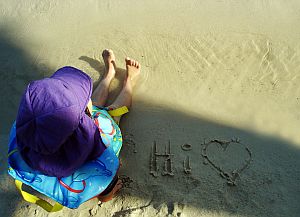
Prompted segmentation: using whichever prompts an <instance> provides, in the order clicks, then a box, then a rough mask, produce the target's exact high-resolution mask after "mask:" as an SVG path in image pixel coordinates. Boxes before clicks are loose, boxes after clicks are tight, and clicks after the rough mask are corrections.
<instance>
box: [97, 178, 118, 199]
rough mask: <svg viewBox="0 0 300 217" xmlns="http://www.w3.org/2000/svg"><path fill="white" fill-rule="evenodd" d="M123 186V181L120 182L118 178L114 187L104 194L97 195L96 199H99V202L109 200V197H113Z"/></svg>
mask: <svg viewBox="0 0 300 217" xmlns="http://www.w3.org/2000/svg"><path fill="white" fill-rule="evenodd" d="M122 186H123V183H122V180H120V179H119V180H118V182H117V184H116V185H115V186H114V188H113V189H112V190H111V191H110V192H109V193H108V194H106V195H99V196H98V199H99V200H100V201H101V202H107V201H110V200H111V199H113V198H114V197H115V196H116V194H117V193H118V192H119V191H120V189H121V188H122Z"/></svg>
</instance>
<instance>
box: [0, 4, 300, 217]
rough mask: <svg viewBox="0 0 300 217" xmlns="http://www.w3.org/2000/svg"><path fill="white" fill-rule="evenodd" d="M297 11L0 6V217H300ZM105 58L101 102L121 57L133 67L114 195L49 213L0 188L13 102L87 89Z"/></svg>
mask: <svg viewBox="0 0 300 217" xmlns="http://www.w3.org/2000/svg"><path fill="white" fill-rule="evenodd" d="M299 11H300V2H299V1H297V0H290V1H284V0H276V1H270V0H264V1H260V0H253V1H246V0H241V1H220V0H206V1H203V0H201V1H198V0H194V1H192V0H186V1H179V0H173V1H171V0H166V1H158V0H152V1H137V0H129V1H124V0H123V1H121V0H115V1H111V0H102V1H92V0H87V1H79V0H74V1H58V0H51V1H50V0H44V1H41V0H26V1H17V0H10V1H3V0H2V1H0V89H1V98H0V104H1V106H0V119H1V135H0V142H1V146H0V148H1V149H0V151H1V154H0V169H1V170H0V207H1V209H0V216H9V217H13V216H53V217H58V216H64V217H67V216H114V217H121V216H130V217H131V216H132V217H133V216H175V217H193V216H213V217H227V216H228V217H229V216H230V217H233V216H234V217H237V216H239V217H254V216H260V217H268V216H272V217H282V216H288V217H293V216H295V217H296V216H300V205H299V201H300V133H299V132H300V131H299V130H300V112H299V107H300V85H299V84H300V28H299V25H300V12H299ZM105 48H110V49H112V50H113V51H114V53H115V56H116V59H117V60H116V65H117V68H118V69H117V76H116V79H115V80H114V81H113V83H112V86H111V91H110V99H109V102H112V101H113V100H114V98H115V97H116V95H117V94H118V91H120V88H121V86H122V79H123V78H124V74H125V62H124V58H125V57H126V56H129V57H132V58H135V59H136V60H138V61H139V62H140V63H141V65H142V73H141V76H140V80H139V83H138V85H137V86H136V88H135V92H134V97H133V100H134V101H133V106H132V108H131V111H130V113H129V114H127V115H125V116H124V117H123V119H122V120H121V129H122V132H123V139H124V143H123V148H122V151H121V154H120V156H121V160H122V163H123V166H122V168H121V170H120V174H121V176H122V177H123V180H124V181H126V182H125V184H124V188H123V189H122V191H121V192H120V193H119V194H118V196H117V197H116V198H115V199H113V200H112V201H110V202H107V203H103V204H98V203H97V200H96V199H94V200H91V201H88V202H86V203H84V204H82V205H81V206H80V207H79V208H78V209H76V210H71V209H68V208H64V209H63V210H62V211H60V212H57V213H51V214H48V213H46V212H45V211H43V210H42V209H41V208H39V207H37V206H36V205H30V204H29V203H27V202H24V201H23V200H22V198H21V196H20V195H19V194H18V192H17V190H16V188H15V187H14V182H13V180H12V179H11V178H10V177H9V176H8V175H7V157H6V153H7V143H8V135H9V130H10V127H11V125H12V123H13V121H14V120H15V118H16V113H17V109H18V105H19V101H20V97H21V95H22V93H23V91H24V89H25V87H26V85H27V84H28V83H29V82H30V81H32V80H36V79H41V78H44V77H47V76H51V75H52V73H53V72H55V71H56V70H57V69H58V68H60V67H62V66H66V65H71V66H74V67H77V68H79V69H81V70H83V71H84V72H86V73H87V74H89V75H90V76H91V77H92V78H93V80H94V82H95V83H97V80H98V79H99V78H101V76H102V75H103V71H104V63H103V60H102V58H101V52H102V50H103V49H105ZM155 144H156V147H157V151H156V153H154V151H153V148H154V146H155ZM169 147H170V149H169ZM160 155H167V157H166V156H160ZM155 156H156V157H155ZM155 158H156V159H155ZM155 162H156V165H155Z"/></svg>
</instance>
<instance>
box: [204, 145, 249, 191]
mask: <svg viewBox="0 0 300 217" xmlns="http://www.w3.org/2000/svg"><path fill="white" fill-rule="evenodd" d="M213 144H214V146H215V149H216V150H215V152H209V151H208V147H210V146H212V145H213ZM234 145H239V146H238V148H239V149H240V151H241V150H242V152H244V153H242V154H240V155H239V156H238V157H241V156H242V157H244V158H242V161H240V162H238V163H236V164H238V165H236V164H234V163H233V161H232V160H231V159H234V157H236V156H233V155H234V154H235V155H236V152H233V153H231V152H230V151H228V149H229V147H230V148H231V149H232V148H234V147H233V146H234ZM232 150H234V149H232ZM201 154H202V156H203V158H204V160H205V161H204V163H205V164H210V165H211V166H212V167H213V168H215V169H216V170H217V171H218V172H219V173H220V175H221V177H223V178H224V179H226V180H227V184H228V185H232V186H233V185H236V179H237V178H238V177H239V175H240V173H241V172H243V171H244V170H245V169H246V168H247V167H248V166H249V164H250V163H251V161H252V153H251V151H250V150H249V148H248V147H247V146H245V145H243V144H242V143H240V141H239V140H238V139H232V140H230V141H223V140H218V139H214V140H211V141H209V142H204V144H203V149H202V153H201ZM214 154H215V155H220V156H221V157H226V158H225V159H226V160H225V163H227V164H231V163H232V165H233V166H234V167H235V168H231V169H228V168H226V167H225V166H224V164H225V163H224V161H223V162H222V161H219V159H216V158H214V156H213V155H214ZM222 155H223V156H222ZM228 155H232V156H228ZM220 156H219V157H220ZM247 156H248V157H247ZM221 157H220V158H221ZM228 157H229V158H228Z"/></svg>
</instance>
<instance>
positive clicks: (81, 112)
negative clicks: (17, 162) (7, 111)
mask: <svg viewBox="0 0 300 217" xmlns="http://www.w3.org/2000/svg"><path fill="white" fill-rule="evenodd" d="M102 57H103V60H104V63H105V70H106V72H105V75H104V77H103V79H102V80H101V81H100V83H99V84H98V85H97V87H96V88H95V90H94V92H93V93H92V80H91V78H90V77H89V76H88V75H87V74H85V73H83V72H82V71H80V70H78V69H75V68H72V67H64V68H61V69H59V70H58V71H57V72H55V73H54V74H53V75H52V76H51V77H50V78H45V79H42V80H38V81H33V82H31V83H30V84H29V85H28V87H27V89H26V91H25V93H24V95H23V98H22V100H21V103H20V107H19V111H18V115H17V120H16V143H17V149H18V151H19V153H20V155H21V156H22V158H23V160H24V161H25V162H26V163H27V164H28V165H29V166H30V167H31V168H32V169H34V170H36V171H40V172H41V173H43V174H45V175H48V176H55V177H57V178H58V179H59V180H60V179H61V178H63V177H67V176H70V175H71V174H72V173H73V172H74V171H76V170H77V169H78V168H79V167H81V166H82V165H83V164H85V163H86V162H89V161H92V160H94V159H96V158H97V157H99V156H101V154H102V153H103V152H104V150H105V149H106V148H107V147H108V146H109V142H107V141H106V140H107V138H104V136H105V135H104V133H103V132H101V126H100V125H101V124H102V123H101V120H102V119H99V118H95V114H96V115H97V117H98V115H100V113H101V111H103V109H106V110H111V109H117V108H121V107H123V106H126V107H130V106H131V100H132V89H133V87H134V86H135V83H136V79H137V77H138V75H139V74H140V69H141V65H140V64H139V63H138V62H137V61H135V60H132V59H130V58H128V57H127V58H126V59H125V64H126V70H127V74H126V78H125V80H124V84H123V89H122V90H121V92H120V94H119V95H118V97H117V98H116V100H115V101H114V102H113V103H112V104H111V105H109V106H108V107H105V103H106V100H107V97H108V89H109V85H110V83H111V81H112V80H113V78H114V77H115V73H116V66H115V56H114V53H113V51H112V50H108V49H106V50H104V51H103V52H102ZM110 118H111V117H110ZM120 118H121V116H118V117H114V120H115V121H116V122H117V123H118V122H119V120H120ZM99 120H100V121H99ZM111 120H112V119H111ZM103 121H105V120H104V119H103ZM117 130H119V129H117ZM120 135H121V134H120ZM120 141H121V139H120ZM119 148H121V146H120V147H119ZM117 151H119V150H117ZM9 155H10V154H9ZM100 178H101V177H100ZM62 184H64V183H62ZM121 187H122V183H121V180H117V179H114V180H113V181H112V183H111V184H110V186H109V187H108V188H107V189H106V190H104V192H103V193H102V194H101V195H100V196H99V199H100V200H102V201H107V200H109V199H111V198H112V197H113V195H114V194H115V193H116V192H117V191H118V190H119V189H120V188H121Z"/></svg>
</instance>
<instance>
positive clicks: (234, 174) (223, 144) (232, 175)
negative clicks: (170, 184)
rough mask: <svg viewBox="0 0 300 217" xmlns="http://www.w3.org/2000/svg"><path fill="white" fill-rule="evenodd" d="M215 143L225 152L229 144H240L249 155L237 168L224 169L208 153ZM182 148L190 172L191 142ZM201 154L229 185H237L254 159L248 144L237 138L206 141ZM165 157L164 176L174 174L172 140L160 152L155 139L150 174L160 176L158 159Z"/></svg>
mask: <svg viewBox="0 0 300 217" xmlns="http://www.w3.org/2000/svg"><path fill="white" fill-rule="evenodd" d="M211 144H215V145H217V146H219V147H220V148H221V150H223V152H225V151H226V149H227V148H228V147H229V146H232V145H238V146H239V147H240V148H241V147H243V149H242V150H244V151H245V153H246V155H248V157H246V158H245V160H244V162H242V163H241V164H240V165H238V166H237V168H235V169H233V170H232V171H231V170H229V171H228V170H226V169H224V168H223V167H222V166H221V165H218V163H216V162H214V160H213V158H211V157H210V156H209V155H208V152H207V148H208V147H209V146H210V145H211ZM181 149H182V150H183V151H185V152H186V153H187V155H186V157H185V159H184V160H183V171H184V173H185V174H187V175H188V174H190V173H191V172H192V168H191V163H190V156H189V155H188V151H190V150H192V145H190V144H183V145H181ZM201 156H202V157H203V160H204V162H203V163H204V164H209V165H211V167H212V168H214V169H215V170H216V171H217V172H218V173H219V174H220V176H221V177H222V178H224V179H225V180H227V184H228V185H232V186H233V185H236V181H237V178H239V175H240V173H242V172H243V171H244V170H245V169H246V168H247V167H248V166H249V164H250V162H251V161H252V152H251V151H250V149H249V148H248V147H247V146H244V145H243V144H242V143H240V140H239V139H237V138H234V139H231V140H228V141H224V140H218V139H213V140H210V141H208V142H205V141H204V143H203V144H202V152H201ZM162 159H163V170H162V172H161V175H162V176H174V154H172V153H171V142H170V141H169V142H168V144H166V145H165V150H164V151H161V152H159V151H158V149H157V144H156V141H154V143H153V146H152V149H151V156H150V174H151V175H152V176H154V177H158V176H159V174H160V173H159V170H160V168H159V164H158V161H161V160H162Z"/></svg>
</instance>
